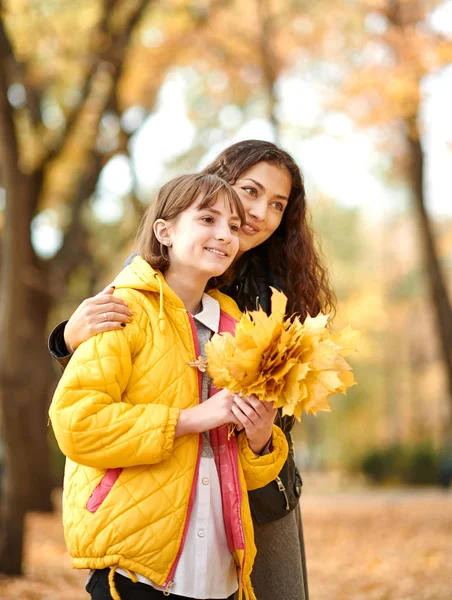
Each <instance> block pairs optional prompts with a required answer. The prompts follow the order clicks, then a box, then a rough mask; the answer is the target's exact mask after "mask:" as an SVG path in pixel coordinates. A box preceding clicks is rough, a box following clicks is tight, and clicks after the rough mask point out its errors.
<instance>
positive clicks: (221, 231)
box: [215, 223, 232, 242]
mask: <svg viewBox="0 0 452 600" xmlns="http://www.w3.org/2000/svg"><path fill="white" fill-rule="evenodd" d="M215 237H216V239H217V240H220V241H223V242H230V241H231V239H232V233H231V228H230V227H229V223H228V224H227V225H218V227H217V230H216V232H215Z"/></svg>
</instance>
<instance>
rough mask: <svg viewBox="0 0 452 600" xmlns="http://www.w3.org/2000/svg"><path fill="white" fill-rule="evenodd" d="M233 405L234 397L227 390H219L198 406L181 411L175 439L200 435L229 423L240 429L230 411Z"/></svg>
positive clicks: (238, 423)
mask: <svg viewBox="0 0 452 600" xmlns="http://www.w3.org/2000/svg"><path fill="white" fill-rule="evenodd" d="M233 405H234V396H233V395H232V394H231V393H230V392H228V390H220V391H219V392H217V393H216V394H214V395H213V396H212V397H211V398H209V399H208V400H206V401H205V402H202V403H201V404H198V406H194V407H193V408H187V409H183V410H181V411H180V414H179V420H178V421H177V425H176V434H175V437H179V436H181V435H186V434H188V433H202V432H203V431H209V430H210V429H214V428H215V427H221V426H222V425H228V424H229V423H233V424H234V425H236V426H237V428H238V429H241V426H240V422H239V421H238V420H237V418H236V417H235V415H234V413H233V411H232V407H233Z"/></svg>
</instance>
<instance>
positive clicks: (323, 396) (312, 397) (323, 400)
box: [303, 373, 331, 415]
mask: <svg viewBox="0 0 452 600" xmlns="http://www.w3.org/2000/svg"><path fill="white" fill-rule="evenodd" d="M317 376H318V373H309V374H308V377H307V380H306V386H307V390H308V393H307V397H306V399H305V401H303V409H304V410H305V411H306V412H307V413H308V414H310V415H316V414H317V413H318V411H319V410H324V411H331V408H330V405H329V403H328V398H329V396H330V395H331V394H330V392H329V391H328V390H327V388H326V387H325V386H324V385H323V383H322V382H321V381H319V379H318V377H317Z"/></svg>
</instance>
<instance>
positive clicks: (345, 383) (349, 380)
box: [338, 367, 357, 394]
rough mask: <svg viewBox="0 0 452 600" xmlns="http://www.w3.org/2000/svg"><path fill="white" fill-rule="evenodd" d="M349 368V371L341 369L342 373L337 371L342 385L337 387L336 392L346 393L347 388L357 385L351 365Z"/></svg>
mask: <svg viewBox="0 0 452 600" xmlns="http://www.w3.org/2000/svg"><path fill="white" fill-rule="evenodd" d="M349 369H350V370H349V371H343V372H342V373H339V379H340V380H341V383H342V386H341V387H340V388H339V389H338V392H340V393H341V394H346V393H347V389H348V388H351V387H353V386H354V385H357V383H356V381H355V376H354V375H353V371H352V370H351V367H349Z"/></svg>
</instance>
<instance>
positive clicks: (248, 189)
mask: <svg viewBox="0 0 452 600" xmlns="http://www.w3.org/2000/svg"><path fill="white" fill-rule="evenodd" d="M242 190H244V191H245V192H247V193H248V194H251V196H257V190H256V188H254V187H243V188H242Z"/></svg>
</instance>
